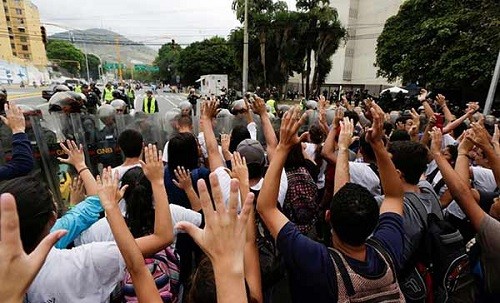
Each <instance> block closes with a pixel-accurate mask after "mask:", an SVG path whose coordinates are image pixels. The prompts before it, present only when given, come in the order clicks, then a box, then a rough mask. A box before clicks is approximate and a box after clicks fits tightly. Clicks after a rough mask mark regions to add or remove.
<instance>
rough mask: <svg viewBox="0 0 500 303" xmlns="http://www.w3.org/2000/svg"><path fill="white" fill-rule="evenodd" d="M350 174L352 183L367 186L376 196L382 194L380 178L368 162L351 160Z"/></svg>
mask: <svg viewBox="0 0 500 303" xmlns="http://www.w3.org/2000/svg"><path fill="white" fill-rule="evenodd" d="M349 174H350V176H351V181H350V182H351V183H355V184H359V185H361V186H364V187H366V188H367V189H368V191H370V193H371V194H372V195H374V196H380V195H381V194H382V190H381V187H380V179H379V177H378V176H377V174H376V173H375V172H374V171H373V170H372V169H371V168H370V166H369V165H368V163H359V162H349Z"/></svg>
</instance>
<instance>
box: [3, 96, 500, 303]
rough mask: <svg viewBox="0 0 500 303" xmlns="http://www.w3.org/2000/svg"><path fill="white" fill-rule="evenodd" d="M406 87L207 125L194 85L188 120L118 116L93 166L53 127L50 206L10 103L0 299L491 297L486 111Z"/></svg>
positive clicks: (491, 139)
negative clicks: (170, 124)
mask: <svg viewBox="0 0 500 303" xmlns="http://www.w3.org/2000/svg"><path fill="white" fill-rule="evenodd" d="M419 101H420V102H421V107H420V108H417V110H415V109H408V110H407V111H404V112H384V110H383V109H382V108H381V107H380V106H379V105H377V104H376V102H374V101H373V100H371V99H365V100H364V101H363V102H361V103H359V104H358V105H357V106H354V105H353V104H351V103H350V102H348V101H347V100H346V99H345V98H344V99H343V100H342V102H327V100H326V99H325V97H324V96H323V97H320V98H319V99H318V100H317V101H316V102H314V103H308V104H306V105H305V106H304V107H302V108H301V107H299V106H290V107H288V108H285V107H279V106H277V105H276V104H275V103H274V102H273V103H272V106H270V104H269V103H268V104H267V105H266V103H265V101H264V100H263V99H261V98H259V97H257V95H255V96H251V98H250V97H249V98H248V100H244V101H243V102H240V103H239V104H236V105H235V106H233V108H232V112H233V113H234V114H235V115H239V114H241V115H242V116H243V117H244V121H246V123H245V124H244V125H242V126H235V127H233V128H232V129H231V131H230V133H224V134H222V135H221V136H220V137H219V132H218V131H217V129H218V126H217V125H216V124H217V121H218V120H217V117H220V115H221V109H220V107H219V104H218V101H217V100H215V99H212V100H203V101H202V102H201V103H200V108H201V111H200V113H199V117H200V118H199V125H196V126H195V125H193V116H192V114H193V113H192V110H191V109H190V108H189V107H188V108H187V109H186V110H183V111H182V113H181V114H179V116H178V117H176V120H175V127H176V131H175V132H174V134H173V135H172V136H171V137H170V138H169V141H168V142H167V144H166V145H165V146H164V147H163V149H162V146H156V145H152V144H147V145H146V144H144V140H143V137H142V134H141V132H138V131H136V130H133V129H127V130H125V131H123V132H122V133H121V134H120V135H119V139H118V145H119V147H120V149H121V151H122V154H123V158H124V161H123V163H122V164H121V165H119V166H116V167H106V168H104V169H103V170H102V171H101V173H100V175H97V176H94V175H93V174H92V172H91V170H90V169H89V168H88V166H87V165H86V163H87V161H86V159H85V153H84V149H83V147H82V146H81V145H78V144H76V143H75V142H74V141H71V140H68V141H66V142H62V143H61V148H62V149H63V151H64V153H65V156H64V157H61V158H59V161H61V162H63V163H66V164H67V165H71V166H72V167H73V168H74V172H76V177H75V179H74V181H73V184H72V186H71V199H70V202H71V203H70V205H71V207H70V208H69V209H68V210H67V211H66V212H64V214H62V215H60V216H58V213H61V212H60V211H59V210H58V209H57V204H56V203H54V199H53V196H52V193H51V192H50V190H49V189H48V187H47V186H46V185H45V184H44V182H41V177H40V176H38V175H36V174H33V173H30V171H31V169H32V168H33V162H34V161H33V158H32V156H30V155H31V151H30V150H29V148H30V147H29V141H28V139H27V136H26V134H25V133H24V132H25V124H24V123H25V119H24V117H23V114H22V111H21V110H19V108H18V107H17V106H16V105H15V104H14V103H13V102H10V105H9V104H6V107H5V112H6V116H5V117H2V120H3V123H4V124H5V125H7V126H8V127H9V128H11V130H12V133H13V135H12V136H13V139H12V142H13V143H12V144H13V152H12V153H13V157H12V160H11V161H10V162H9V163H7V164H6V165H5V166H2V167H0V178H1V179H2V180H4V181H2V182H1V183H0V193H1V197H0V221H1V224H0V279H1V283H0V297H1V298H2V300H3V302H31V303H34V302H37V303H38V302H40V303H41V302H44V303H48V302H498V301H499V300H500V236H499V235H500V222H499V220H500V197H499V195H500V191H499V187H500V130H499V124H498V121H496V120H494V119H493V120H492V119H491V118H490V117H485V116H483V115H481V114H480V113H479V112H478V110H479V106H478V104H477V103H474V102H471V103H469V104H468V105H467V108H466V109H464V111H463V113H462V115H461V116H459V117H456V116H454V115H453V114H452V113H451V111H450V110H449V109H448V107H447V104H448V101H447V100H446V97H445V96H442V95H437V96H436V97H435V99H431V98H428V94H427V91H425V90H422V91H421V94H420V96H419ZM222 111H224V109H223V110H222ZM277 119H278V120H279V122H280V123H279V127H278V128H276V123H275V122H276V120H277ZM256 122H258V123H256ZM198 127H199V133H198V134H196V133H194V131H193V130H194V129H197V128H198ZM258 138H262V139H263V140H260V141H259V140H258ZM261 142H262V143H264V144H262V143H261ZM87 160H88V159H87Z"/></svg>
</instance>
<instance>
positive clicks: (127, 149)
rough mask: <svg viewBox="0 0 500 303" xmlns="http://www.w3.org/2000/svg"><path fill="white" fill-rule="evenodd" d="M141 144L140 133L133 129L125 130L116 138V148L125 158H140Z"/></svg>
mask: <svg viewBox="0 0 500 303" xmlns="http://www.w3.org/2000/svg"><path fill="white" fill-rule="evenodd" d="M143 142H144V141H143V139H142V135H141V133H140V132H138V131H136V130H135V129H126V130H124V131H123V132H122V133H121V134H120V136H119V137H118V146H120V149H121V150H122V152H123V154H124V155H125V157H126V158H138V157H140V156H141V152H142V145H143Z"/></svg>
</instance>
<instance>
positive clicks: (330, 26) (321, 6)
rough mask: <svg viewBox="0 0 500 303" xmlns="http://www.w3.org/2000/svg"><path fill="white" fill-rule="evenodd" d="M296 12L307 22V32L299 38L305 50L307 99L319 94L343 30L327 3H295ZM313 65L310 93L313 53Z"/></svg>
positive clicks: (322, 0)
mask: <svg viewBox="0 0 500 303" xmlns="http://www.w3.org/2000/svg"><path fill="white" fill-rule="evenodd" d="M296 6H297V10H298V11H299V12H301V13H303V14H304V18H305V19H306V20H308V21H307V22H308V25H307V29H306V30H305V31H304V34H303V36H302V40H303V41H302V42H303V43H302V45H303V47H304V48H305V51H306V57H305V61H306V66H305V73H306V74H305V78H306V92H305V93H306V96H309V95H316V94H318V93H319V89H320V86H321V84H322V83H323V82H324V80H325V77H326V76H327V75H328V73H329V72H330V70H331V68H332V65H331V61H330V57H331V56H332V55H333V54H334V53H335V51H336V50H337V48H338V47H339V45H340V42H341V41H342V39H344V38H345V37H346V34H347V32H346V30H345V28H343V27H342V25H341V23H340V21H339V20H338V14H337V10H336V9H335V8H333V7H331V6H330V0H297V3H296ZM313 51H314V59H315V62H316V65H315V69H314V75H313V81H312V82H313V83H312V84H313V87H312V90H311V86H310V84H311V80H310V79H311V72H312V66H311V64H312V53H313Z"/></svg>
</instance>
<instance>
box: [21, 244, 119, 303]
mask: <svg viewBox="0 0 500 303" xmlns="http://www.w3.org/2000/svg"><path fill="white" fill-rule="evenodd" d="M124 274H125V261H124V260H123V257H122V255H121V254H120V251H119V249H118V246H117V245H116V243H115V242H100V243H91V244H87V245H82V246H79V247H75V248H73V249H56V248H52V249H51V251H50V252H49V255H48V256H47V259H46V260H45V263H44V264H43V266H42V268H41V269H40V272H39V273H38V275H37V276H36V278H35V280H33V283H32V284H31V286H30V287H29V288H28V291H27V293H26V300H25V302H30V303H48V302H72V303H77V302H78V303H80V302H81V303H99V302H109V295H110V294H111V292H112V291H113V289H114V288H115V286H116V285H117V284H118V283H119V282H120V281H122V280H123V278H124Z"/></svg>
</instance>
